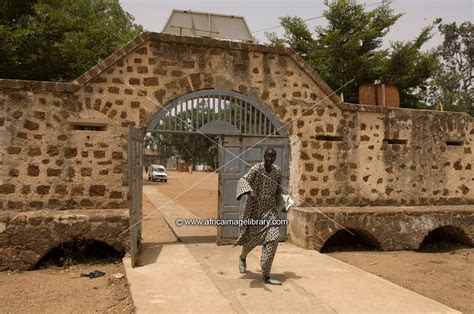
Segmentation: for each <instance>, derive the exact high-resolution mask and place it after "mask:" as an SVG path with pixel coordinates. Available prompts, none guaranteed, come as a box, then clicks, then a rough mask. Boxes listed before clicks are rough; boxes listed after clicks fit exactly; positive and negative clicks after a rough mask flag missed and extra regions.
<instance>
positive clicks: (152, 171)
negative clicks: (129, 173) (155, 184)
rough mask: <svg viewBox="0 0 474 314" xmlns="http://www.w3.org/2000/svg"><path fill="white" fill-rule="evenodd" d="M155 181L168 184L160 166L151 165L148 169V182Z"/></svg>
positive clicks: (163, 169)
mask: <svg viewBox="0 0 474 314" xmlns="http://www.w3.org/2000/svg"><path fill="white" fill-rule="evenodd" d="M156 180H159V181H165V182H168V174H167V173H166V169H165V167H163V166H162V165H151V166H150V167H149V168H148V181H156Z"/></svg>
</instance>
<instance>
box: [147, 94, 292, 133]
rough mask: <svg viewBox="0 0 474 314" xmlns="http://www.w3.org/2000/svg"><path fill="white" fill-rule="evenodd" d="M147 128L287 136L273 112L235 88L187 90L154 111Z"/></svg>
mask: <svg viewBox="0 0 474 314" xmlns="http://www.w3.org/2000/svg"><path fill="white" fill-rule="evenodd" d="M147 132H163V133H204V134H217V135H244V136H285V134H286V130H285V129H284V127H283V126H282V124H281V123H280V122H279V121H278V120H277V119H275V117H274V116H273V113H272V112H271V111H270V110H268V109H267V108H266V107H265V106H263V105H261V104H259V103H257V102H256V101H255V100H254V99H252V98H250V97H248V96H245V95H242V94H239V93H236V92H232V91H224V90H214V89H213V90H201V91H197V92H192V93H189V94H186V95H184V96H182V97H180V98H178V99H176V100H174V101H173V102H172V103H170V104H169V105H168V106H166V107H165V108H163V109H162V110H161V111H160V112H158V113H157V114H155V116H154V117H153V118H152V120H151V122H150V123H149V125H148V128H147Z"/></svg>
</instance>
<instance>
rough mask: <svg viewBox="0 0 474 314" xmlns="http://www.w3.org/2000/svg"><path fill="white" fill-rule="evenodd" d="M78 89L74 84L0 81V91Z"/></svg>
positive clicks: (63, 90) (59, 90) (67, 90)
mask: <svg viewBox="0 0 474 314" xmlns="http://www.w3.org/2000/svg"><path fill="white" fill-rule="evenodd" d="M79 88H81V85H79V84H76V83H62V82H45V81H29V80H11V79H0V89H22V90H31V91H48V92H75V91H76V90H78V89H79Z"/></svg>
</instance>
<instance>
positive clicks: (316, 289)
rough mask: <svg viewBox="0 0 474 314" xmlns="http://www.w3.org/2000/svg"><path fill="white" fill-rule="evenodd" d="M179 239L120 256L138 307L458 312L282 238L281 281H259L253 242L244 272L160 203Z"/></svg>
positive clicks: (235, 252) (174, 207)
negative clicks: (136, 257)
mask: <svg viewBox="0 0 474 314" xmlns="http://www.w3.org/2000/svg"><path fill="white" fill-rule="evenodd" d="M144 193H145V194H146V195H147V197H148V198H149V199H150V200H151V202H152V203H153V204H154V205H155V207H156V208H158V207H160V206H162V204H165V203H166V202H168V201H169V199H168V198H167V197H166V196H165V195H163V194H161V193H159V192H157V191H156V190H155V189H154V188H153V187H151V186H145V187H144ZM160 211H161V212H162V213H163V215H164V217H165V219H166V220H167V221H168V223H169V224H170V226H171V227H172V229H173V231H174V232H175V233H176V235H177V236H178V237H179V238H180V239H181V242H176V243H169V244H158V243H157V244H153V243H147V245H146V246H145V247H144V250H143V252H142V255H141V257H140V260H141V264H142V265H143V266H140V267H136V268H131V267H130V259H129V258H124V263H125V269H126V273H127V278H128V281H129V282H130V284H131V292H132V297H133V300H134V302H135V305H136V307H137V312H138V313H156V312H208V313H215V312H226V313H227V312H237V313H245V312H292V313H294V312H312V313H367V312H378V313H380V312H383V313H387V312H396V313H408V312H410V313H427V312H430V313H448V312H449V313H459V312H457V311H455V310H453V309H451V308H449V307H447V306H445V305H443V304H441V303H439V302H436V301H433V300H431V299H428V298H426V297H424V296H421V295H419V294H417V293H415V292H412V291H410V290H407V289H404V288H402V287H400V286H398V285H396V284H393V283H391V282H388V281H386V280H384V279H381V278H379V277H377V276H375V275H372V274H369V273H367V272H364V271H363V270H361V269H359V268H356V267H354V266H352V265H349V264H346V263H344V262H341V261H339V260H337V259H334V258H331V257H329V256H327V255H324V254H320V253H319V252H316V251H309V250H304V249H301V248H298V247H295V246H293V245H291V244H287V243H282V244H280V245H279V247H278V252H277V255H276V258H275V261H274V263H273V268H272V274H274V276H275V277H276V278H278V279H280V280H281V281H283V285H282V286H270V285H264V284H263V283H262V278H261V273H260V266H259V257H260V249H259V248H257V249H255V250H254V251H252V253H250V254H249V256H248V258H247V265H248V267H247V269H248V270H247V273H246V274H240V273H239V271H238V267H237V262H238V256H239V253H240V248H239V247H232V246H216V245H215V234H216V230H215V228H213V227H188V226H182V227H176V226H175V223H174V222H175V220H176V219H177V218H198V217H196V216H195V215H194V214H192V213H191V212H189V211H188V210H186V209H185V208H183V207H182V206H180V205H178V204H176V203H175V202H170V203H168V204H167V205H166V206H164V208H163V209H160Z"/></svg>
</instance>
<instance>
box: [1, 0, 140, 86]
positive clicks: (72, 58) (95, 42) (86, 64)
mask: <svg viewBox="0 0 474 314" xmlns="http://www.w3.org/2000/svg"><path fill="white" fill-rule="evenodd" d="M17 2H18V1H11V0H10V1H4V3H3V5H2V7H3V8H4V10H3V11H2V13H1V14H0V23H1V24H0V77H2V78H16V79H32V80H55V81H69V80H72V79H74V78H76V77H77V76H79V75H81V74H82V73H84V72H85V71H87V70H88V69H89V68H91V67H92V66H94V65H95V64H96V63H97V62H98V61H100V59H102V58H105V57H106V56H108V55H110V54H111V53H113V52H114V51H115V50H116V49H117V48H118V47H120V46H121V45H123V44H124V43H126V42H127V41H129V40H130V39H132V38H133V37H134V36H136V35H137V34H138V33H140V32H141V31H142V27H141V26H139V25H136V24H134V23H133V20H134V19H133V17H132V16H131V15H130V14H128V13H126V12H125V11H123V9H122V8H121V7H120V4H119V2H118V0H37V1H24V2H22V1H20V2H21V5H18V4H17Z"/></svg>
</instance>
